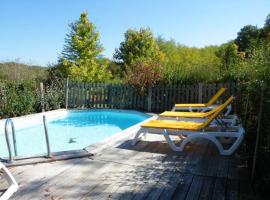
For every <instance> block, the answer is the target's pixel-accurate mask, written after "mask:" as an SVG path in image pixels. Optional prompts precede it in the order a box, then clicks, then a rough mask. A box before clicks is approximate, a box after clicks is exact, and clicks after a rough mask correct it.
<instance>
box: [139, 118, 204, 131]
mask: <svg viewBox="0 0 270 200" xmlns="http://www.w3.org/2000/svg"><path fill="white" fill-rule="evenodd" d="M203 125H204V123H199V122H183V121H181V122H179V121H169V120H151V121H148V122H145V123H143V124H142V125H141V127H143V128H159V129H181V130H199V129H201V128H202V127H203Z"/></svg>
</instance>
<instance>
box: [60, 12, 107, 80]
mask: <svg viewBox="0 0 270 200" xmlns="http://www.w3.org/2000/svg"><path fill="white" fill-rule="evenodd" d="M87 15H88V14H87V13H86V12H83V13H82V14H81V16H80V19H79V20H78V21H76V22H74V23H71V24H70V25H69V26H70V29H71V31H70V33H69V34H67V37H66V39H65V45H64V49H63V52H62V58H61V63H62V64H63V66H64V69H65V71H66V73H67V75H68V77H70V78H71V79H73V80H76V81H91V82H104V81H106V80H108V79H109V78H110V73H109V72H108V71H107V65H106V63H105V64H103V63H101V62H99V59H100V57H101V55H100V54H101V52H102V51H103V48H102V46H101V44H100V41H99V33H98V32H97V31H96V27H95V25H94V24H93V23H92V22H90V21H89V19H88V18H87Z"/></svg>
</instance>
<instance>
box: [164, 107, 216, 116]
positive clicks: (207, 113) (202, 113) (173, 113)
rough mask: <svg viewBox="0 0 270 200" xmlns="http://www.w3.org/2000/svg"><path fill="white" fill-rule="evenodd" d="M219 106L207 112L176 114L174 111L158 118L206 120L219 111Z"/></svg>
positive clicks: (166, 112)
mask: <svg viewBox="0 0 270 200" xmlns="http://www.w3.org/2000/svg"><path fill="white" fill-rule="evenodd" d="M219 108H220V106H217V107H216V108H215V109H213V110H211V111H208V112H176V111H165V112H163V113H161V114H159V116H160V117H183V118H206V117H209V116H210V115H212V114H214V113H215V112H217V111H218V110H219Z"/></svg>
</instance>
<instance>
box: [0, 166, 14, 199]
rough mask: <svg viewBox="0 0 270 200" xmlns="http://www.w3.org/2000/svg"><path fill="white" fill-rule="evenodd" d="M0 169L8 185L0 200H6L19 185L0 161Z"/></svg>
mask: <svg viewBox="0 0 270 200" xmlns="http://www.w3.org/2000/svg"><path fill="white" fill-rule="evenodd" d="M0 169H2V170H3V171H4V174H3V175H4V178H5V179H6V180H7V182H8V183H9V185H10V186H9V188H8V189H7V190H6V191H5V192H4V194H2V196H1V197H0V200H7V199H9V198H10V197H11V196H12V194H13V193H15V192H16V191H17V190H18V188H19V186H18V184H17V182H16V181H15V179H14V177H13V176H12V174H11V173H10V172H9V170H8V169H7V168H6V167H5V166H4V165H3V164H2V163H0Z"/></svg>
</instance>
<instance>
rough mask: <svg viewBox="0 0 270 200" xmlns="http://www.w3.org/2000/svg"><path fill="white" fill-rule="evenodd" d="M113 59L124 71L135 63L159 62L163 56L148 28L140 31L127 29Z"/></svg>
mask: <svg viewBox="0 0 270 200" xmlns="http://www.w3.org/2000/svg"><path fill="white" fill-rule="evenodd" d="M114 58H115V59H116V61H117V62H118V63H120V64H121V65H122V66H123V67H124V70H126V68H127V67H129V66H131V65H133V64H134V63H136V62H137V61H144V60H147V62H149V61H152V62H160V61H162V60H163V59H164V54H163V53H162V52H161V51H160V50H159V47H158V45H157V43H156V40H155V38H154V35H153V33H152V32H151V30H150V29H149V28H141V29H140V30H134V29H129V30H127V32H126V33H125V40H124V42H121V44H120V47H119V49H116V51H115V54H114Z"/></svg>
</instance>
